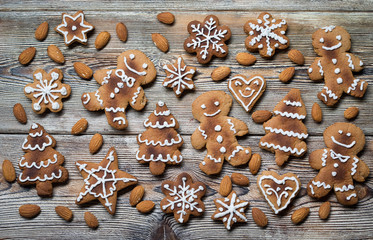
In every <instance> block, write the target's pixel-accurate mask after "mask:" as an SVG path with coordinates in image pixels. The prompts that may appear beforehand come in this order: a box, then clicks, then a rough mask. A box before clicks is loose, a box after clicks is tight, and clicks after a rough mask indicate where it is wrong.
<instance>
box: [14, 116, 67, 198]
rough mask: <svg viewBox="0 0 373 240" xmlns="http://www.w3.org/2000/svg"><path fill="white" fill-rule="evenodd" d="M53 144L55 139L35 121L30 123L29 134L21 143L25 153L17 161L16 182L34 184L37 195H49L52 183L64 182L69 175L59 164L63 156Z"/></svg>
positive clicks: (51, 192)
mask: <svg viewBox="0 0 373 240" xmlns="http://www.w3.org/2000/svg"><path fill="white" fill-rule="evenodd" d="M55 146H56V140H55V139H54V138H53V137H52V136H51V135H49V134H48V133H47V132H46V131H45V129H44V128H43V127H42V126H41V125H40V124H37V123H33V124H32V125H31V128H30V131H29V135H28V136H27V138H26V139H25V141H24V142H23V144H22V150H23V151H24V152H26V154H25V155H23V157H22V158H21V160H20V161H19V168H20V169H21V170H22V172H21V174H20V175H19V177H18V183H19V184H20V185H36V191H37V193H38V195H39V196H51V195H52V194H53V186H52V184H53V183H63V182H66V181H67V179H68V177H69V173H68V171H67V170H66V169H65V168H64V167H62V166H61V165H62V164H63V162H64V161H65V158H64V156H62V154H61V153H59V152H57V151H56V150H55V149H54V147H55Z"/></svg>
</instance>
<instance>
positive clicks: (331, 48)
mask: <svg viewBox="0 0 373 240" xmlns="http://www.w3.org/2000/svg"><path fill="white" fill-rule="evenodd" d="M341 46H342V43H341V42H339V43H338V44H336V45H333V46H331V47H325V46H322V49H324V50H327V51H333V50H336V49H338V48H340V47H341Z"/></svg>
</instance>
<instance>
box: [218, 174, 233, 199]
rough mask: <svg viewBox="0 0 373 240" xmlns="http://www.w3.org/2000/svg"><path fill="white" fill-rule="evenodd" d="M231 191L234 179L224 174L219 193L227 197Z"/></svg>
mask: <svg viewBox="0 0 373 240" xmlns="http://www.w3.org/2000/svg"><path fill="white" fill-rule="evenodd" d="M231 192H232V180H231V178H230V177H229V176H224V177H223V179H222V180H221V182H220V187H219V193H220V195H222V196H223V197H226V196H228V195H229V194H230V193H231Z"/></svg>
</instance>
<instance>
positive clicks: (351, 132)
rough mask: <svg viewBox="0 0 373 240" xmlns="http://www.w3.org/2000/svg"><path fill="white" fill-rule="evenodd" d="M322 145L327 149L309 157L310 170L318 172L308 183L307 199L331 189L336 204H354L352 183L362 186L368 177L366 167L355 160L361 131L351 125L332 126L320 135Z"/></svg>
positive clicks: (362, 134) (335, 124) (363, 142)
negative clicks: (335, 198) (356, 182)
mask: <svg viewBox="0 0 373 240" xmlns="http://www.w3.org/2000/svg"><path fill="white" fill-rule="evenodd" d="M324 142H325V145H326V147H327V148H324V149H319V150H316V151H313V152H312V153H311V154H310V158H309V162H310V165H311V167H312V168H314V169H316V170H320V172H319V173H318V174H317V176H316V177H315V178H314V179H312V180H311V181H310V182H309V183H308V186H307V193H308V195H309V196H311V197H315V198H322V197H324V196H326V195H327V194H328V193H329V192H330V191H331V190H332V189H334V192H335V194H336V196H337V200H338V202H340V203H341V204H343V205H353V204H356V203H357V202H358V195H357V192H356V190H355V187H354V180H355V181H358V182H364V181H365V179H366V178H367V177H368V175H369V168H368V166H367V165H366V163H365V162H364V161H362V160H360V158H359V157H358V156H357V154H358V153H359V152H360V151H361V150H363V148H364V145H365V135H364V133H363V131H362V130H361V129H360V128H358V127H357V126H355V125H354V124H352V123H341V122H338V123H334V124H333V125H331V126H329V127H328V128H327V129H326V130H325V131H324Z"/></svg>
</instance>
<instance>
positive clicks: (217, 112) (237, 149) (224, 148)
mask: <svg viewBox="0 0 373 240" xmlns="http://www.w3.org/2000/svg"><path fill="white" fill-rule="evenodd" d="M231 106H232V98H231V97H230V96H229V95H228V94H227V93H225V92H223V91H210V92H206V93H204V94H202V95H200V96H199V97H198V98H196V100H194V102H193V104H192V113H193V116H194V118H195V119H197V120H198V121H199V122H200V123H201V124H200V125H199V126H198V128H197V129H196V130H195V131H194V133H193V135H192V137H191V142H192V145H193V147H194V148H195V149H201V148H203V147H206V148H207V155H206V157H205V159H204V160H203V161H202V162H201V163H200V165H199V167H200V169H201V170H202V171H203V172H205V173H206V174H208V175H211V174H218V173H220V172H221V169H222V167H223V163H224V160H226V161H228V162H229V164H231V165H232V166H238V165H242V164H245V163H247V162H248V161H249V160H250V158H251V148H250V147H247V148H244V147H242V146H241V145H239V144H238V142H237V139H236V136H243V135H245V134H247V133H248V131H249V130H248V128H247V125H246V124H245V123H244V122H243V121H241V120H238V119H236V118H233V117H228V113H229V111H230V109H231Z"/></svg>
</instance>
